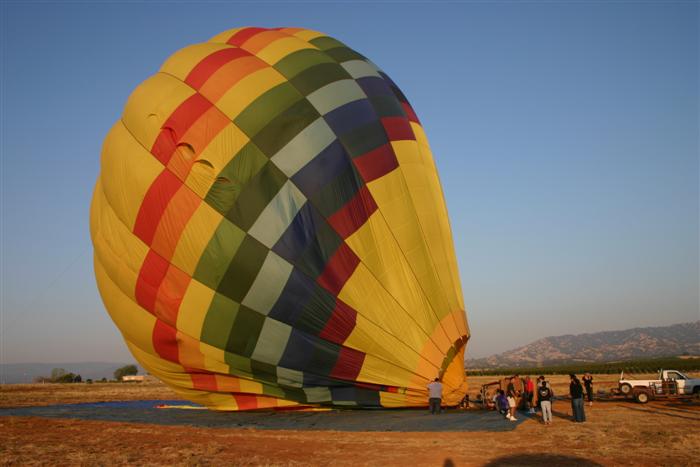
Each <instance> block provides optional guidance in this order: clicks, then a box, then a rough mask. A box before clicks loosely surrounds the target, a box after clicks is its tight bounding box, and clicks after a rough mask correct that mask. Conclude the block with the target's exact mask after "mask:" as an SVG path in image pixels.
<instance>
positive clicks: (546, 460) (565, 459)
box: [445, 453, 602, 467]
mask: <svg viewBox="0 0 700 467" xmlns="http://www.w3.org/2000/svg"><path fill="white" fill-rule="evenodd" d="M445 464H447V461H446V462H445ZM516 465H517V466H520V465H523V466H527V465H537V466H541V465H556V466H562V465H575V466H581V467H602V466H601V464H599V463H597V462H593V461H592V460H589V459H585V458H583V457H577V456H567V455H563V454H545V453H542V454H515V455H508V456H503V457H499V458H497V459H494V460H492V461H490V462H489V463H488V464H486V465H485V467H501V466H504V467H505V466H516Z"/></svg>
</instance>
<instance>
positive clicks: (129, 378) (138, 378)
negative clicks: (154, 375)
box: [122, 375, 146, 383]
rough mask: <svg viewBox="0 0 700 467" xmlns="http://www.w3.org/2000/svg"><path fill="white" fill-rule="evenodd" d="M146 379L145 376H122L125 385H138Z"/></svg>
mask: <svg viewBox="0 0 700 467" xmlns="http://www.w3.org/2000/svg"><path fill="white" fill-rule="evenodd" d="M145 379H146V377H145V376H144V375H125V376H122V381H124V382H125V383H128V382H137V383H143V381H144V380H145Z"/></svg>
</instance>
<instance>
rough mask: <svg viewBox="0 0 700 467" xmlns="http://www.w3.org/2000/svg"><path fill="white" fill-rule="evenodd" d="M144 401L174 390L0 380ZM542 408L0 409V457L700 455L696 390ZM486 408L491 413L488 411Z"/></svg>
mask: <svg viewBox="0 0 700 467" xmlns="http://www.w3.org/2000/svg"><path fill="white" fill-rule="evenodd" d="M594 378H595V382H596V383H597V384H596V389H601V388H609V387H612V386H614V382H615V381H616V379H617V375H609V376H602V375H594ZM493 379H495V378H492V377H479V378H470V383H471V385H472V388H471V391H472V392H473V393H474V394H475V393H476V391H477V389H478V386H479V385H480V384H482V383H484V382H488V381H491V380H493ZM550 379H551V381H552V383H553V386H554V390H555V393H557V394H560V395H563V394H565V393H566V385H567V382H566V381H567V378H566V377H563V376H562V377H552V378H550ZM148 399H166V400H167V399H176V397H175V396H174V394H173V393H172V392H170V391H169V390H168V389H167V388H166V387H165V386H163V385H161V384H159V383H148V384H143V385H139V384H128V385H127V384H93V385H86V384H83V385H16V386H15V385H12V386H3V387H2V390H1V391H0V406H2V407H19V406H24V407H27V406H37V405H48V404H57V403H60V404H66V403H76V402H101V401H115V400H148ZM554 412H555V413H554V415H555V417H554V422H553V424H552V425H551V426H544V425H542V424H541V423H539V420H538V419H537V418H530V419H528V418H526V417H525V416H524V415H521V416H520V419H521V421H520V422H518V423H517V424H515V425H514V426H513V428H512V429H510V431H493V430H484V431H468V432H466V431H465V432H455V431H445V432H434V431H432V432H420V431H408V432H394V431H392V432H388V431H386V432H385V431H379V432H377V431H374V432H357V431H335V430H328V429H325V430H313V429H305V430H274V429H250V428H202V427H192V426H163V425H155V424H144V423H124V422H105V421H93V420H76V419H63V418H41V417H24V416H2V410H0V433H2V437H0V463H2V464H3V465H42V464H43V465H51V464H66V465H114V464H127V463H129V464H132V463H135V464H139V465H310V464H311V465H331V464H332V465H405V464H411V465H416V466H418V465H438V466H440V465H444V466H451V465H454V466H462V465H547V464H549V465H552V466H554V465H674V466H675V465H698V464H699V463H700V434H699V433H698V427H700V424H699V422H700V403H699V402H698V401H697V400H693V401H690V402H680V401H674V402H659V401H655V402H652V403H649V404H647V405H639V404H635V403H633V402H626V401H617V400H615V401H603V400H601V401H597V402H594V404H593V406H592V407H586V416H587V421H586V423H579V424H576V423H573V422H572V421H570V415H571V407H570V404H569V403H568V401H557V402H556V403H555V404H554ZM394 415H395V413H394ZM476 415H478V416H489V415H485V414H484V413H483V412H480V413H477V412H471V411H466V412H464V413H463V414H458V415H457V416H463V417H473V416H476ZM230 416H231V417H235V416H236V414H230ZM271 416H273V415H271ZM317 416H323V414H318V415H317ZM398 416H400V413H399V415H398ZM441 416H443V417H446V418H444V420H445V421H447V420H448V418H447V417H454V416H455V415H454V413H453V414H447V415H441ZM490 416H493V417H495V418H497V417H498V415H497V414H496V413H494V412H491V413H490ZM438 417H439V416H438ZM465 420H467V418H465ZM502 423H506V422H505V421H502Z"/></svg>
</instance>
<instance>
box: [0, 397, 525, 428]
mask: <svg viewBox="0 0 700 467" xmlns="http://www.w3.org/2000/svg"><path fill="white" fill-rule="evenodd" d="M159 405H167V406H183V408H181V409H178V408H168V409H159V408H157V406H159ZM184 406H192V403H190V402H187V401H165V400H147V401H119V402H97V403H83V404H64V405H50V406H44V407H16V408H3V409H0V416H17V417H47V418H72V419H80V420H102V421H113V422H127V423H149V424H156V425H181V426H195V427H203V428H255V429H260V430H335V431H407V432H410V431H414V432H416V431H453V432H459V431H510V430H513V429H514V428H515V427H516V426H517V425H519V424H520V423H522V422H523V421H524V420H527V419H528V418H529V417H528V416H527V415H525V414H519V415H518V418H519V420H518V421H517V422H511V421H508V420H505V419H504V418H503V417H502V416H500V415H499V414H497V413H496V412H493V411H488V412H487V411H481V410H468V411H459V410H447V411H444V412H443V413H442V414H440V415H430V414H429V413H428V411H427V410H415V409H395V410H331V411H325V412H310V411H298V410H296V411H254V412H213V411H210V410H186V409H185V408H184Z"/></svg>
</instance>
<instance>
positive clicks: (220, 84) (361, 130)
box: [90, 27, 469, 410]
mask: <svg viewBox="0 0 700 467" xmlns="http://www.w3.org/2000/svg"><path fill="white" fill-rule="evenodd" d="M90 229H91V236H92V241H93V245H94V265H95V275H96V278H97V284H98V287H99V291H100V294H101V296H102V299H103V302H104V304H105V307H106V309H107V311H108V312H109V314H110V316H111V318H112V319H113V321H114V322H115V324H116V325H117V327H118V328H119V330H120V331H121V333H122V335H123V337H124V339H125V341H126V343H127V345H128V347H129V349H130V351H131V352H132V353H133V355H134V357H135V358H136V359H137V360H138V362H139V363H140V364H141V365H142V366H143V367H144V368H146V369H147V371H149V372H150V373H151V374H153V375H155V376H156V377H158V378H159V379H161V380H162V381H164V382H165V383H166V384H168V385H169V386H170V387H172V388H173V389H174V390H175V391H176V392H177V393H179V394H180V395H181V396H183V397H185V398H187V399H190V400H192V401H194V402H196V403H200V404H203V405H205V406H207V407H209V408H212V409H216V410H249V409H259V408H277V407H291V406H315V405H325V406H347V407H410V406H425V405H427V390H426V385H427V384H428V383H429V382H430V381H432V380H433V379H434V378H435V377H438V376H439V377H441V378H442V380H443V385H444V388H445V389H444V397H443V401H444V402H445V403H446V404H447V405H454V404H457V403H458V402H459V400H461V399H462V397H463V396H464V394H465V393H466V383H465V370H464V350H465V346H466V343H467V340H468V338H469V330H468V326H467V321H466V314H465V307H464V303H463V298H462V291H461V285H460V280H459V275H458V270H457V262H456V257H455V252H454V246H453V242H452V236H451V231H450V225H449V220H448V215H447V210H446V206H445V202H444V198H443V194H442V189H441V186H440V181H439V179H438V175H437V171H436V167H435V164H434V161H433V158H432V155H431V151H430V148H429V145H428V140H427V139H426V136H425V134H424V131H423V128H422V126H421V124H420V121H419V120H418V118H417V116H416V114H415V112H414V111H413V108H412V107H411V105H410V104H409V102H408V101H407V99H406V97H405V96H404V95H403V93H402V92H401V91H400V90H399V88H398V87H397V86H396V84H395V83H394V82H393V81H392V80H391V79H390V78H389V77H388V76H387V74H386V73H384V72H383V71H382V70H381V69H380V68H378V67H377V66H376V65H375V64H374V63H372V62H371V61H369V60H368V59H367V58H365V57H364V56H362V55H360V54H359V53H357V52H355V51H354V50H352V49H350V48H348V47H347V46H345V45H344V44H343V43H341V42H339V41H337V40H335V39H333V38H331V37H328V36H326V35H325V34H322V33H320V32H316V31H311V30H307V29H300V28H276V29H265V28H254V27H246V28H238V29H232V30H229V31H226V32H223V33H221V34H219V35H217V36H215V37H213V38H212V39H211V40H209V41H208V42H205V43H200V44H195V45H191V46H188V47H185V48H184V49H182V50H180V51H178V52H176V53H175V54H174V55H172V56H171V57H170V58H168V59H167V60H166V61H165V63H164V64H163V65H162V67H161V69H160V70H159V71H158V72H157V73H156V74H154V75H153V76H151V77H150V78H148V79H146V81H144V82H143V83H142V84H140V85H139V86H138V87H137V88H136V89H135V90H134V91H133V93H132V94H131V96H130V97H129V99H128V101H127V103H126V106H125V108H124V112H123V115H122V118H121V119H120V120H119V121H118V122H117V123H116V124H115V125H114V126H113V127H112V129H111V130H110V132H109V134H108V135H107V137H106V139H105V141H104V145H103V149H102V155H101V171H100V175H99V177H98V180H97V183H96V187H95V191H94V196H93V201H92V206H91V213H90Z"/></svg>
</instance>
